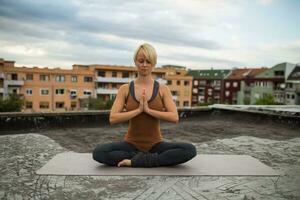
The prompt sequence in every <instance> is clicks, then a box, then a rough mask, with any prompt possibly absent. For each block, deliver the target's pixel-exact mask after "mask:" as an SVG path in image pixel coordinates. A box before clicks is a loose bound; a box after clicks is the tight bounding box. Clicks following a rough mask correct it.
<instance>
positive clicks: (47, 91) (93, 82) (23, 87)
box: [0, 59, 192, 112]
mask: <svg viewBox="0 0 300 200" xmlns="http://www.w3.org/2000/svg"><path fill="white" fill-rule="evenodd" d="M72 67H73V68H72V69H59V68H54V69H49V68H38V67H33V68H29V67H15V65H14V62H13V61H6V60H3V59H0V96H2V97H3V98H5V97H6V96H8V95H9V94H12V93H15V94H19V95H21V96H23V98H24V99H25V105H24V111H25V112H43V111H45V112H47V111H71V110H85V109H87V107H86V100H87V99H88V98H89V97H93V98H102V99H103V100H105V101H107V100H109V99H114V98H115V96H116V94H117V91H118V88H119V87H120V86H121V85H122V84H124V83H128V82H130V81H131V80H133V79H134V78H136V77H137V72H136V69H135V67H130V66H115V65H96V64H95V65H77V64H75V65H73V66H72ZM186 74H187V71H186V70H185V69H183V68H178V67H177V68H176V67H173V66H164V67H162V68H159V67H157V68H155V70H154V71H153V73H152V75H153V78H154V79H156V80H158V81H159V82H160V83H162V84H167V85H168V86H169V88H170V90H171V92H172V96H173V100H174V101H175V102H176V105H177V106H178V107H183V106H191V90H192V77H191V76H186ZM1 75H2V76H1ZM1 77H2V78H1ZM1 83H2V85H1ZM1 86H2V87H1Z"/></svg>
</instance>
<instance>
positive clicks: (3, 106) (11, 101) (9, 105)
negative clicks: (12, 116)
mask: <svg viewBox="0 0 300 200" xmlns="http://www.w3.org/2000/svg"><path fill="white" fill-rule="evenodd" d="M23 105H24V100H23V99H22V98H21V96H20V95H17V94H11V95H9V97H8V98H7V99H4V100H2V99H0V112H21V110H22V107H23Z"/></svg>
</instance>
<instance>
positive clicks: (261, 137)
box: [0, 115, 300, 200]
mask: <svg viewBox="0 0 300 200" xmlns="http://www.w3.org/2000/svg"><path fill="white" fill-rule="evenodd" d="M126 130H127V124H121V125H114V126H110V125H106V126H104V127H98V128H76V129H75V128H74V129H72V128H68V129H53V130H50V129H49V130H40V131H35V132H21V131H19V132H15V131H14V132H1V136H0V150H1V151H0V154H1V155H0V177H1V178H0V199H206V200H207V199H243V200H247V199H251V200H252V199H300V137H299V134H300V128H299V127H298V126H297V125H293V124H279V123H274V122H272V121H270V120H267V119H266V120H258V119H255V118H253V117H247V116H245V115H242V116H239V115H235V116H217V115H211V116H207V117H203V116H201V117H197V118H190V119H183V120H181V121H180V123H179V124H171V123H161V131H162V134H163V136H164V138H165V140H166V141H186V142H191V143H193V144H194V145H196V147H197V151H198V153H199V154H246V155H251V156H253V157H255V158H257V159H259V160H260V161H261V162H263V163H265V164H266V165H268V166H271V167H272V168H273V169H275V170H277V171H279V172H280V173H281V174H282V175H281V176H280V177H253V176H252V177H251V176H240V177H239V176H39V175H36V174H35V171H36V170H37V169H39V168H40V167H42V166H43V165H44V164H46V162H47V161H48V160H50V159H51V158H52V157H53V156H54V155H56V154H57V153H61V152H65V151H75V152H91V151H92V150H93V148H94V147H95V146H96V145H97V144H101V143H106V142H110V141H118V140H122V137H123V135H124V133H125V132H126Z"/></svg>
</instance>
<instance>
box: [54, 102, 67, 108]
mask: <svg viewBox="0 0 300 200" xmlns="http://www.w3.org/2000/svg"><path fill="white" fill-rule="evenodd" d="M64 106H65V103H64V102H55V108H64Z"/></svg>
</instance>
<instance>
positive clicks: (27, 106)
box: [25, 101, 32, 109]
mask: <svg viewBox="0 0 300 200" xmlns="http://www.w3.org/2000/svg"><path fill="white" fill-rule="evenodd" d="M25 107H26V108H27V109H32V102H31V101H26V103H25Z"/></svg>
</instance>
